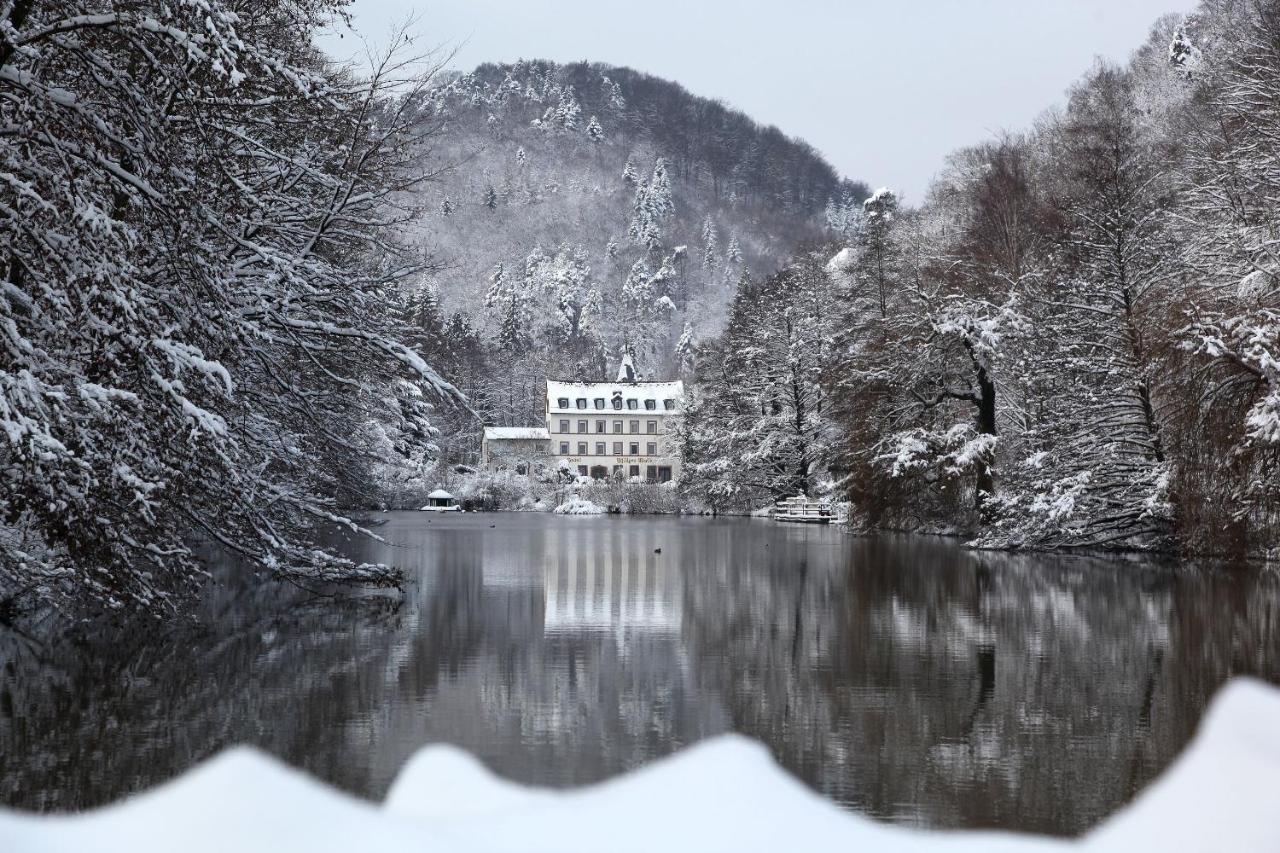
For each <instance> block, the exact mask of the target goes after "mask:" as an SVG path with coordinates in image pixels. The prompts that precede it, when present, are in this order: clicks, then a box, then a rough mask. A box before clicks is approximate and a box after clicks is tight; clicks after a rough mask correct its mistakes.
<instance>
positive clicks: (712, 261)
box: [702, 216, 720, 270]
mask: <svg viewBox="0 0 1280 853" xmlns="http://www.w3.org/2000/svg"><path fill="white" fill-rule="evenodd" d="M719 251H720V240H719V237H718V235H717V233H716V223H715V220H713V219H712V218H711V217H710V216H708V217H707V218H706V219H704V220H703V222H702V268H703V269H708V270H709V269H715V267H716V265H717V264H718V263H719V259H718V257H717V256H718V254H719Z"/></svg>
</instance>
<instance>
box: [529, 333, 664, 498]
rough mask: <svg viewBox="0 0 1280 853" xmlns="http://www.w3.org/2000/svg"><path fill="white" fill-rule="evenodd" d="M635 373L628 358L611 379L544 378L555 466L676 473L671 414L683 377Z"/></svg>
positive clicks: (657, 477) (605, 474) (653, 479)
mask: <svg viewBox="0 0 1280 853" xmlns="http://www.w3.org/2000/svg"><path fill="white" fill-rule="evenodd" d="M634 376H635V371H634V368H633V367H632V366H631V360H630V359H629V358H627V359H624V360H623V363H622V367H621V369H620V370H619V371H618V380H617V381H615V382H556V381H552V380H548V381H547V433H548V435H549V437H550V439H551V455H552V457H553V458H555V459H556V460H558V463H559V465H560V467H562V468H563V467H566V466H567V467H568V469H569V470H570V471H573V472H575V473H577V474H579V475H581V476H584V477H592V478H594V479H597V480H605V479H611V478H616V479H624V480H631V479H634V478H638V479H640V480H642V481H645V482H650V483H665V482H669V481H671V480H678V479H680V448H679V446H678V445H677V443H676V436H675V418H676V416H677V415H679V413H680V406H681V403H682V402H683V400H684V383H683V382H681V381H680V380H675V381H671V382H640V381H636V380H635V379H634V378H633V377H634Z"/></svg>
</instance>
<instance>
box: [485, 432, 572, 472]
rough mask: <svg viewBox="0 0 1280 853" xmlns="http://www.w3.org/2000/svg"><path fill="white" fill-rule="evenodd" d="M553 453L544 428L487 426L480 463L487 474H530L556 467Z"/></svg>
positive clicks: (549, 438)
mask: <svg viewBox="0 0 1280 853" xmlns="http://www.w3.org/2000/svg"><path fill="white" fill-rule="evenodd" d="M550 452H551V436H549V435H548V434H547V431H546V430H545V429H543V428H542V427H485V428H484V439H483V440H482V441H481V442H480V464H481V465H483V466H484V469H485V470H486V471H500V470H502V469H504V468H505V469H507V470H510V471H515V472H516V473H517V474H529V473H534V472H536V471H537V470H538V469H539V468H540V467H544V466H546V465H554V464H555V463H554V461H553V459H552V457H551V455H550Z"/></svg>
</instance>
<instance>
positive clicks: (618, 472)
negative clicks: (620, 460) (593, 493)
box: [613, 465, 622, 480]
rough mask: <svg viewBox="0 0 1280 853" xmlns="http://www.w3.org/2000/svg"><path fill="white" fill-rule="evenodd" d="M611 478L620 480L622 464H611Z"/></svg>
mask: <svg viewBox="0 0 1280 853" xmlns="http://www.w3.org/2000/svg"><path fill="white" fill-rule="evenodd" d="M613 479H615V480H621V479H622V466H621V465H614V466H613Z"/></svg>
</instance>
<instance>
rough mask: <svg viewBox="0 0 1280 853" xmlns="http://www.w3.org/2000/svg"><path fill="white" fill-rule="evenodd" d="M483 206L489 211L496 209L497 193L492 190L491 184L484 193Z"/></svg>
mask: <svg viewBox="0 0 1280 853" xmlns="http://www.w3.org/2000/svg"><path fill="white" fill-rule="evenodd" d="M484 206H485V207H487V208H489V210H496V209H497V208H498V191H497V190H495V189H494V188H493V185H492V184H490V185H489V187H488V188H487V189H485V191H484Z"/></svg>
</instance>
